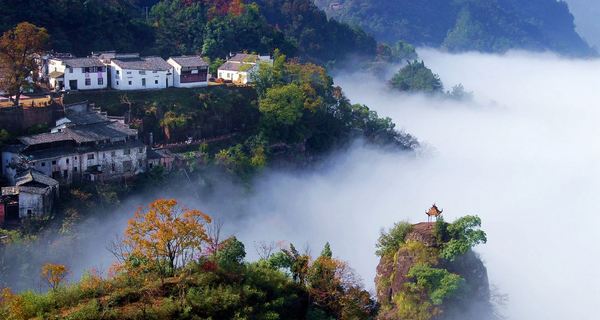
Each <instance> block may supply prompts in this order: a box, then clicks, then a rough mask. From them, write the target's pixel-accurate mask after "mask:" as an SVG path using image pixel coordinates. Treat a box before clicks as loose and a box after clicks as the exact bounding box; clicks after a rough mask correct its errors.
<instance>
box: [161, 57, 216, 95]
mask: <svg viewBox="0 0 600 320" xmlns="http://www.w3.org/2000/svg"><path fill="white" fill-rule="evenodd" d="M167 63H169V64H170V65H171V66H172V67H173V86H174V87H177V88H195V87H205V86H207V85H208V75H209V70H208V63H207V62H206V61H205V60H204V59H203V58H202V57H201V56H180V57H171V58H169V60H167Z"/></svg>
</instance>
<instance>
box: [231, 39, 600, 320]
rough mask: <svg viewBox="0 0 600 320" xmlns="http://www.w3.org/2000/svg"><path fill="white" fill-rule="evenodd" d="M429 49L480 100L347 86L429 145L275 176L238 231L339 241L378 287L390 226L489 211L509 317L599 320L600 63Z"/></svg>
mask: <svg viewBox="0 0 600 320" xmlns="http://www.w3.org/2000/svg"><path fill="white" fill-rule="evenodd" d="M421 56H422V57H423V58H424V59H425V61H426V63H427V64H428V65H429V66H430V67H432V68H433V70H435V71H436V72H437V73H439V74H440V76H441V77H442V80H444V82H445V84H446V85H447V86H448V87H450V86H451V85H454V84H457V83H463V84H464V86H465V87H466V88H467V90H472V91H474V94H475V99H474V101H473V102H471V103H457V102H451V101H442V100H439V99H431V98H426V97H419V96H413V97H409V96H403V95H399V94H394V93H390V92H389V91H388V90H387V89H386V88H385V82H384V80H383V79H376V78H373V77H370V76H366V75H361V76H359V75H357V74H353V75H348V76H340V77H337V78H336V82H337V84H339V85H341V86H342V87H343V88H344V90H345V92H346V93H347V95H348V96H349V97H350V98H351V99H352V101H355V102H361V103H365V104H367V105H369V106H371V107H372V108H374V109H375V110H377V111H378V112H379V113H380V115H384V116H390V117H392V118H393V120H394V121H395V122H396V123H397V124H398V126H399V127H401V128H404V129H405V130H406V131H408V132H410V133H413V134H415V135H416V136H417V137H418V138H419V139H420V140H421V141H422V142H425V143H426V144H427V146H428V147H427V148H426V151H425V152H424V153H423V154H422V155H420V156H418V157H416V158H412V157H405V156H399V155H394V154H387V153H383V152H380V151H375V150H369V149H364V148H356V149H354V150H353V151H351V152H349V153H348V154H343V155H341V156H338V157H337V158H335V159H334V160H332V164H331V166H330V167H329V168H327V169H326V170H323V171H320V172H319V173H314V174H312V175H309V176H307V175H306V174H302V175H301V174H289V173H285V174H284V173H281V174H272V175H270V176H269V177H268V178H266V179H263V181H262V183H261V187H258V188H257V189H256V190H260V194H259V195H256V196H254V197H252V198H251V199H249V201H248V202H247V203H246V204H245V206H246V207H245V209H244V210H247V211H248V212H249V216H252V217H253V218H251V219H250V220H248V223H246V224H242V226H243V227H240V228H239V229H238V230H236V231H237V232H238V233H240V234H241V235H242V238H243V240H245V241H246V243H247V246H248V247H250V245H251V243H252V241H256V240H269V239H274V240H280V239H287V240H292V241H295V242H296V243H300V244H302V243H306V242H307V241H308V243H309V244H310V246H311V248H312V251H313V253H314V254H317V253H318V251H319V250H320V249H321V246H322V244H323V243H324V242H325V241H327V240H329V241H331V243H332V247H333V250H334V253H335V254H336V255H337V256H339V257H341V258H343V259H347V260H349V261H350V262H351V264H352V266H353V267H354V268H356V270H357V271H358V272H359V273H360V274H361V275H362V277H363V279H364V282H365V284H366V285H367V286H368V287H372V286H373V285H372V279H373V277H374V272H375V267H376V264H377V259H376V257H375V255H374V251H375V250H374V244H375V242H376V239H377V236H378V231H379V229H380V228H381V227H388V226H391V225H392V224H393V223H394V222H396V221H399V220H409V221H412V222H418V221H423V220H424V219H425V214H424V212H425V210H426V209H427V208H428V206H430V205H431V203H432V202H437V203H438V204H439V205H440V206H441V207H442V208H444V209H445V211H444V213H445V216H446V219H447V220H453V219H454V218H456V217H459V216H462V215H465V214H478V215H480V216H481V217H482V219H483V223H484V225H483V228H484V229H485V230H486V231H487V233H488V239H489V242H488V244H487V245H483V246H481V247H478V248H477V251H478V252H479V253H480V254H481V256H482V258H483V259H484V261H485V263H486V264H487V267H488V271H489V277H490V282H491V283H492V284H495V285H497V286H498V288H499V290H500V291H501V292H502V293H505V294H507V295H508V296H509V302H508V304H507V306H506V310H504V313H505V315H506V316H507V317H508V318H509V319H545V320H547V319H557V320H558V319H596V318H597V316H596V315H595V314H594V313H592V312H593V310H594V307H595V303H597V301H600V268H598V264H599V263H600V249H598V245H599V244H600V197H599V196H600V61H578V60H563V59H561V58H558V57H555V56H553V55H549V54H545V55H541V54H536V55H533V54H527V53H509V54H507V55H505V56H494V55H481V54H462V55H449V54H443V53H439V52H436V51H429V50H424V51H423V52H421ZM259 212H260V213H262V215H259V217H257V214H258V213H259ZM251 250H252V249H251V248H248V251H251Z"/></svg>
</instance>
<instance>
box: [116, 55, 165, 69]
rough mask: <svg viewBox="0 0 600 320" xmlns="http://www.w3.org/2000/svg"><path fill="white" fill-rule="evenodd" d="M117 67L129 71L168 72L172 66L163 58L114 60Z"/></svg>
mask: <svg viewBox="0 0 600 320" xmlns="http://www.w3.org/2000/svg"><path fill="white" fill-rule="evenodd" d="M112 62H114V63H115V64H116V65H117V66H119V67H121V68H122V69H129V70H152V71H168V70H170V69H171V65H170V64H168V63H167V62H166V61H165V59H163V58H161V57H140V58H131V59H114V60H113V61H112Z"/></svg>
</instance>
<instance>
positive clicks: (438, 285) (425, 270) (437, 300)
mask: <svg viewBox="0 0 600 320" xmlns="http://www.w3.org/2000/svg"><path fill="white" fill-rule="evenodd" d="M408 277H410V278H413V279H414V282H409V283H408V285H409V287H410V288H411V290H415V291H421V290H424V291H425V292H427V295H428V296H429V299H430V300H431V302H432V303H433V305H436V306H439V305H441V304H442V303H443V302H444V300H445V299H446V298H448V297H450V296H452V295H453V294H455V293H456V292H457V291H458V289H459V288H460V286H461V284H462V283H463V281H464V279H463V278H461V277H460V276H459V275H457V274H454V273H450V272H449V271H448V270H446V269H439V268H433V267H430V266H429V265H427V264H417V265H415V266H413V267H412V268H410V270H409V271H408Z"/></svg>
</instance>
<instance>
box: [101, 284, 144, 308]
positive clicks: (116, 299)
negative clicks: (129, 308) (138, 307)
mask: <svg viewBox="0 0 600 320" xmlns="http://www.w3.org/2000/svg"><path fill="white" fill-rule="evenodd" d="M140 298H141V294H140V292H139V291H138V290H137V289H136V288H133V287H125V288H122V289H119V290H115V291H114V292H113V293H112V294H111V295H110V296H109V298H108V305H109V306H122V305H125V304H128V303H132V302H136V301H139V300H140Z"/></svg>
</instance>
